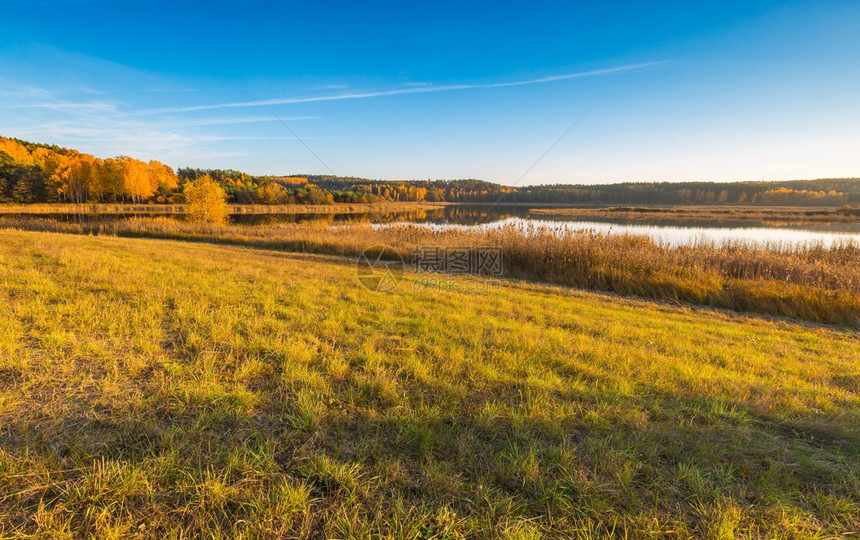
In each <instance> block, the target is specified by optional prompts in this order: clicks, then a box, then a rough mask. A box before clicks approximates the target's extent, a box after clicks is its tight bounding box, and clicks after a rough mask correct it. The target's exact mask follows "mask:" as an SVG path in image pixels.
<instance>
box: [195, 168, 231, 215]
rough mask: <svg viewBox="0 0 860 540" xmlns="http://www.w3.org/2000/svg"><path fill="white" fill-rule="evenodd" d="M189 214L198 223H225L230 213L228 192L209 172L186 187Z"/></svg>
mask: <svg viewBox="0 0 860 540" xmlns="http://www.w3.org/2000/svg"><path fill="white" fill-rule="evenodd" d="M185 202H186V203H187V205H188V216H189V217H190V218H191V221H193V222H196V223H213V224H220V223H225V222H226V221H227V218H228V216H229V214H230V212H229V208H228V207H227V193H226V192H225V191H224V188H222V187H221V186H220V185H219V184H218V183H217V182H216V181H214V180H212V177H211V176H209V175H208V174H204V175H203V176H201V177H199V178H198V179H197V180H195V181H194V182H191V183H189V184H188V185H187V186H186V187H185Z"/></svg>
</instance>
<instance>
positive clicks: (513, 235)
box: [0, 218, 860, 327]
mask: <svg viewBox="0 0 860 540" xmlns="http://www.w3.org/2000/svg"><path fill="white" fill-rule="evenodd" d="M0 227H3V228H15V229H22V230H37V231H53V232H66V233H77V234H108V235H115V236H126V237H148V238H168V239H174V240H187V241H199V242H209V243H221V244H231V245H242V246H249V247H256V248H263V249H275V250H282V251H299V252H309V253H323V254H332V255H341V256H358V255H359V254H361V253H362V252H363V251H364V250H366V249H369V248H373V247H374V246H382V245H385V246H390V247H392V248H394V249H395V250H396V251H397V252H398V253H399V254H400V256H401V257H403V259H404V261H406V262H407V263H411V262H413V261H414V258H415V256H414V253H415V251H416V249H417V248H419V247H426V246H439V247H472V248H476V247H494V248H499V249H501V251H502V253H503V258H504V264H503V274H502V275H503V277H507V278H516V279H524V280H529V281H536V282H543V283H551V284H557V285H564V286H570V287H577V288H583V289H590V290H597V291H606V292H613V293H617V294H622V295H636V296H640V297H645V298H652V299H656V300H661V301H669V302H680V303H690V304H695V305H702V306H710V307H717V308H725V309H730V310H736V311H744V312H754V313H763V314H769V315H777V316H785V317H792V318H797V319H802V320H806V321H812V322H819V323H829V324H839V325H847V326H852V327H856V326H858V324H860V245H858V244H856V243H853V242H845V243H840V244H836V245H832V246H824V245H821V244H812V243H810V244H777V243H774V244H770V245H766V246H764V247H753V246H750V245H747V244H743V243H720V244H717V243H712V242H711V243H709V242H704V241H702V242H699V243H697V244H695V245H691V246H670V245H665V244H660V243H657V242H654V241H653V240H651V239H649V238H647V237H644V236H637V235H624V234H602V233H597V232H594V231H571V230H563V229H561V228H546V227H530V228H526V229H522V228H518V227H515V226H508V227H502V228H498V229H467V228H463V229H445V230H436V229H432V228H429V227H425V226H420V225H403V226H394V227H375V226H373V225H371V224H370V223H365V224H358V225H348V226H337V227H330V226H327V225H320V224H313V223H309V224H289V225H224V226H208V225H199V224H193V223H185V222H180V221H176V220H171V219H167V218H130V219H123V220H104V221H100V222H85V223H63V222H56V221H49V220H39V219H33V218H15V219H13V218H7V219H0Z"/></svg>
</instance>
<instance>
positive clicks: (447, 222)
mask: <svg viewBox="0 0 860 540" xmlns="http://www.w3.org/2000/svg"><path fill="white" fill-rule="evenodd" d="M31 217H34V216H31ZM122 217H128V216H117V215H113V216H107V215H105V216H100V217H85V218H83V219H85V220H87V221H91V220H113V219H118V218H122ZM166 217H170V218H171V219H183V217H182V216H166ZM43 218H44V219H59V220H67V221H79V220H81V219H82V218H81V217H80V216H78V215H69V216H65V215H54V216H43ZM232 221H233V222H234V223H239V224H254V225H262V224H278V223H307V222H321V223H329V224H332V225H348V224H350V223H368V222H370V223H374V224H377V225H379V226H398V225H402V224H407V223H418V224H423V225H426V226H428V227H433V228H439V229H445V228H449V227H457V228H463V227H503V226H509V225H512V226H515V227H520V228H523V229H525V228H527V227H529V226H531V225H534V226H545V227H550V228H553V229H555V230H564V229H567V230H593V231H596V232H601V233H609V234H623V233H629V234H639V235H645V236H648V237H650V238H652V239H654V240H655V241H658V242H661V243H664V244H669V245H685V244H691V243H695V242H698V241H711V242H718V243H720V242H726V241H729V242H744V243H748V244H753V245H763V244H767V243H783V244H794V243H821V244H824V245H831V244H833V243H836V242H844V241H846V240H852V241H855V242H858V243H860V221H858V222H855V223H806V224H794V225H779V226H777V225H774V224H772V223H767V222H761V223H757V222H753V221H735V222H727V221H693V220H676V221H667V220H660V221H648V220H619V219H587V220H581V219H575V218H570V219H564V218H560V219H556V218H548V217H545V216H540V217H534V216H530V215H529V209H528V207H522V206H495V207H491V206H479V205H475V206H469V205H462V206H448V207H445V208H442V209H438V210H429V211H411V212H391V213H385V214H274V215H251V214H246V215H235V216H233V217H232Z"/></svg>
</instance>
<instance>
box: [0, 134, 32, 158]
mask: <svg viewBox="0 0 860 540" xmlns="http://www.w3.org/2000/svg"><path fill="white" fill-rule="evenodd" d="M0 152H6V153H7V154H9V157H11V158H12V159H14V160H15V161H17V162H19V163H25V164H30V163H33V158H32V157H31V156H30V152H28V151H27V149H26V148H24V145H22V144H21V143H19V142H18V141H13V140H12V139H7V138H5V137H0Z"/></svg>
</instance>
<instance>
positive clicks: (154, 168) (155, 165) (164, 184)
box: [149, 160, 179, 193]
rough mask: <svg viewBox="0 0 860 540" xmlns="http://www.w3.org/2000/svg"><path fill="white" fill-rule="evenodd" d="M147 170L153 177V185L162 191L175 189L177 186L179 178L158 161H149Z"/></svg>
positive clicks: (166, 191)
mask: <svg viewBox="0 0 860 540" xmlns="http://www.w3.org/2000/svg"><path fill="white" fill-rule="evenodd" d="M149 170H150V172H151V173H152V176H153V178H154V179H155V185H156V186H158V190H159V191H161V192H162V193H168V192H171V191H176V188H177V187H179V179H178V178H177V177H176V173H175V172H173V169H171V168H170V167H168V166H167V165H165V164H164V163H161V162H160V161H155V160H152V161H150V162H149Z"/></svg>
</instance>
